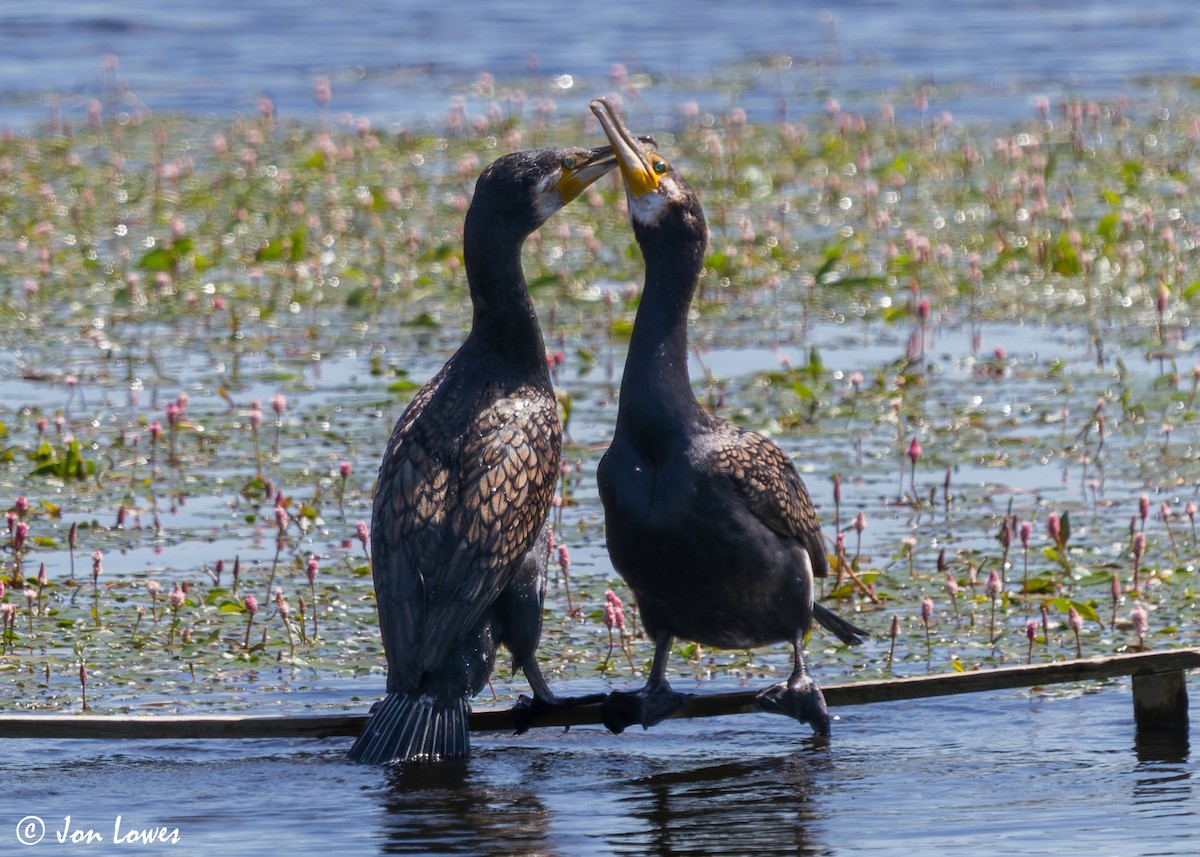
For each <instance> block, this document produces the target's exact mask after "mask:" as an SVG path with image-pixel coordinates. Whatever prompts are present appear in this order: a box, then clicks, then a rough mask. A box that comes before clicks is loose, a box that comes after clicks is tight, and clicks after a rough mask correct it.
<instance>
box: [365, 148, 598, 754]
mask: <svg viewBox="0 0 1200 857" xmlns="http://www.w3.org/2000/svg"><path fill="white" fill-rule="evenodd" d="M615 166H616V161H615V159H614V158H613V156H612V150H611V148H610V147H608V146H605V147H602V148H598V149H590V150H589V149H541V150H538V151H533V152H516V153H513V154H509V155H505V156H504V157H502V158H499V159H498V160H496V161H495V162H494V163H492V164H491V165H490V166H488V167H487V168H486V169H485V170H484V171H483V172H482V173H481V174H480V176H479V179H478V181H477V182H476V185H475V193H474V197H473V199H472V201H471V205H470V207H469V208H468V209H467V215H466V222H465V225H464V229H463V258H464V262H465V266H466V272H467V281H468V284H469V286H470V293H471V302H472V304H473V306H474V315H473V319H472V323H471V331H470V333H469V334H468V336H467V338H466V341H465V342H464V343H463V344H462V346H461V347H460V348H459V349H458V351H457V352H456V353H455V354H454V356H453V357H451V358H450V360H449V361H448V362H447V363H446V365H445V366H444V367H442V369H441V371H439V372H438V373H437V374H436V375H435V376H434V377H433V379H432V380H430V381H429V382H428V383H427V384H426V385H425V386H424V387H422V388H421V390H420V391H419V392H418V393H417V394H416V396H415V397H414V398H413V400H412V402H411V403H410V404H409V405H408V407H407V408H406V409H405V411H404V413H403V414H402V415H401V416H400V419H399V420H398V421H397V422H396V426H395V428H394V429H393V431H392V436H391V440H390V441H389V442H388V445H387V449H386V451H385V452H384V455H383V461H382V463H381V464H380V467H379V479H378V482H377V484H376V489H375V500H374V508H373V510H372V517H371V558H372V564H373V574H374V582H375V595H376V599H377V602H378V606H379V624H380V630H381V632H382V636H383V647H384V651H385V653H386V654H387V661H388V676H387V695H386V696H385V697H384V699H383V700H381V701H380V702H379V703H377V704H376V706H375V708H374V710H373V713H372V715H371V718H370V719H369V720H368V721H367V724H366V726H365V727H364V729H363V732H362V734H361V735H360V736H359V738H358V740H357V741H356V742H355V743H354V746H353V747H352V748H351V750H350V757H351V758H352V759H356V760H359V761H362V762H367V763H373V764H380V763H387V762H392V761H408V760H427V761H431V760H439V759H453V758H464V757H466V756H467V755H468V754H469V752H470V741H469V737H468V731H467V714H468V711H469V708H468V700H469V699H470V698H471V697H472V696H474V695H475V694H476V693H478V692H479V691H480V690H481V689H482V688H483V686H484V685H485V684H486V683H487V680H488V677H489V676H490V675H491V671H492V665H493V663H494V661H495V656H496V645H497V643H504V644H505V645H506V646H507V647H508V648H509V649H510V651H511V652H512V653H513V658H514V663H515V665H516V666H518V667H521V668H522V669H523V671H524V672H525V676H526V678H527V679H528V680H529V683H530V686H531V688H532V689H533V691H534V699H535V703H546V704H555V703H556V702H561V701H562V700H557V699H556V698H555V697H554V696H553V695H552V694H551V693H550V690H549V688H548V687H547V685H546V682H545V680H544V678H543V677H542V674H541V672H540V671H539V669H538V665H537V660H536V658H535V657H534V651H535V649H536V648H537V643H538V639H539V637H540V635H541V621H542V599H543V595H544V587H545V573H546V560H547V557H546V551H547V544H546V542H545V539H544V536H543V538H541V539H539V534H541V533H544V525H545V521H546V516H547V512H548V510H549V508H550V502H551V499H552V498H553V494H554V488H555V484H556V480H557V477H558V474H559V461H560V458H561V449H562V427H561V424H560V421H559V414H558V405H557V403H556V401H555V398H554V390H553V388H552V386H551V382H550V374H549V369H548V367H547V364H546V350H545V345H544V343H543V340H542V332H541V328H540V327H539V326H538V322H537V316H536V315H535V313H534V308H533V302H532V301H531V300H530V297H529V292H528V289H527V288H526V285H525V276H524V272H523V271H522V268H521V248H522V245H523V244H524V242H525V239H526V238H527V237H528V236H529V235H530V234H531V233H532V232H533V231H534V230H536V229H537V228H538V227H539V226H541V225H542V223H544V222H545V221H546V219H547V218H548V217H550V215H552V214H553V213H554V212H556V211H558V209H560V208H562V207H563V206H564V205H566V204H567V203H568V202H570V201H571V200H572V199H574V198H575V197H576V196H578V195H579V193H580V192H581V191H583V189H584V188H586V187H587V186H588V185H589V184H591V183H592V182H594V181H595V180H596V179H598V178H600V177H601V176H602V175H604V174H606V173H607V172H609V171H610V170H612V169H613V167H615Z"/></svg>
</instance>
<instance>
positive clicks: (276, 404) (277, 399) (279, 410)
mask: <svg viewBox="0 0 1200 857" xmlns="http://www.w3.org/2000/svg"><path fill="white" fill-rule="evenodd" d="M271 408H272V409H273V410H274V411H275V416H277V417H281V416H283V412H284V410H286V409H287V398H286V397H285V396H284V395H283V394H282V393H276V394H275V395H274V396H272V397H271Z"/></svg>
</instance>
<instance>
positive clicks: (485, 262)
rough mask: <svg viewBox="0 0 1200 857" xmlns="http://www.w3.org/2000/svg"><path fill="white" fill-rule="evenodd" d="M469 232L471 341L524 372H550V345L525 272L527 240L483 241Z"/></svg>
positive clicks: (467, 263)
mask: <svg viewBox="0 0 1200 857" xmlns="http://www.w3.org/2000/svg"><path fill="white" fill-rule="evenodd" d="M475 238H476V236H474V235H472V233H471V231H468V232H467V234H466V235H465V240H464V251H463V256H464V262H465V267H466V271H467V282H468V284H469V285H470V289H471V303H472V305H473V307H474V314H473V318H472V322H471V337H472V338H473V339H475V340H476V341H477V342H479V344H480V345H482V346H484V347H486V348H489V349H491V350H493V351H496V352H497V353H501V354H504V355H505V356H506V358H509V359H511V360H512V361H513V362H514V363H515V364H517V365H518V366H522V367H527V368H532V369H540V371H542V372H545V371H546V346H545V343H544V342H543V341H542V329H541V327H540V326H539V325H538V320H537V313H536V312H535V311H534V308H533V301H532V300H531V299H530V297H529V289H528V288H527V287H526V285H525V272H524V271H523V270H522V268H521V246H522V239H513V240H512V241H509V242H503V243H501V242H497V241H494V240H493V241H478V240H474V239H475Z"/></svg>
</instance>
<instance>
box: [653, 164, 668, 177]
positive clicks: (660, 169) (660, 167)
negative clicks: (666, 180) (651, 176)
mask: <svg viewBox="0 0 1200 857" xmlns="http://www.w3.org/2000/svg"><path fill="white" fill-rule="evenodd" d="M666 171H667V162H666V161H655V162H654V172H656V173H658V174H659V175H660V176H661V175H662V174H663V173H665V172H666Z"/></svg>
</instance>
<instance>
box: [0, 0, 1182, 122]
mask: <svg viewBox="0 0 1200 857" xmlns="http://www.w3.org/2000/svg"><path fill="white" fill-rule="evenodd" d="M830 6H831V4H828V3H824V2H813V1H812V0H803V2H785V0H756V1H755V2H752V3H736V4H734V3H719V2H685V0H674V2H665V3H656V4H652V5H651V6H649V7H647V6H645V5H644V4H631V3H624V4H622V3H609V4H601V5H587V4H585V5H583V6H577V7H572V8H570V9H569V10H564V9H562V7H561V6H559V5H557V4H553V3H548V2H545V0H529V2H523V3H520V4H507V5H506V6H502V7H497V6H496V4H494V3H488V2H484V0H463V2H460V3H456V4H455V5H454V7H453V10H450V9H448V8H447V7H445V6H444V5H439V4H420V3H413V2H383V0H347V2H342V3H336V4H321V3H311V2H309V3H303V2H298V3H292V2H283V0H256V2H251V3H242V2H237V0H213V2H209V3H204V4H198V5H194V6H188V5H186V4H185V5H180V4H164V3H160V2H156V0H129V2H124V3H120V4H112V3H105V2H101V0H65V2H61V3H43V4H39V5H33V6H30V5H20V4H15V3H13V4H6V5H5V7H4V8H3V9H0V125H14V126H17V127H27V126H28V125H29V124H30V123H34V122H39V121H43V120H45V118H46V117H47V116H48V108H49V104H50V103H51V100H52V99H50V98H49V96H50V94H51V93H55V94H57V95H58V96H60V99H61V106H62V109H63V110H64V111H65V113H66V115H68V116H74V117H79V116H81V115H82V104H83V101H84V100H85V99H86V98H88V97H89V96H95V95H98V94H100V93H101V91H103V90H104V89H105V86H104V85H103V82H102V81H101V77H102V73H101V56H102V55H104V54H113V55H116V56H117V57H118V58H119V62H120V65H119V67H118V70H117V75H118V76H119V77H120V78H122V79H123V80H124V81H125V82H126V83H127V84H128V90H129V93H130V95H131V97H130V98H127V99H126V104H125V107H127V108H132V107H133V106H134V105H140V106H144V107H146V108H149V109H153V110H158V111H165V112H177V111H178V112H187V113H193V114H204V113H215V114H218V115H229V114H231V113H236V112H241V113H248V112H249V113H252V112H254V111H255V109H256V102H257V99H258V98H259V97H260V96H267V97H270V98H271V99H273V100H274V102H275V104H276V106H277V108H278V110H279V111H280V112H281V114H282V115H285V116H289V117H296V116H299V117H313V116H315V115H316V113H317V109H316V107H315V105H314V103H313V99H312V86H313V80H314V79H315V78H316V77H327V78H329V79H330V81H331V85H332V90H333V101H332V103H331V109H332V110H333V111H334V112H336V113H341V112H347V113H351V114H353V115H355V116H365V117H367V118H369V119H370V120H371V121H372V122H373V123H375V124H376V125H378V126H388V125H391V124H393V123H400V124H404V125H406V126H409V127H411V126H413V125H420V124H421V123H423V122H426V121H431V120H439V119H440V118H441V117H442V116H443V115H444V114H445V112H446V110H447V106H448V102H449V98H450V96H451V95H452V94H469V93H470V91H471V86H472V84H473V82H474V80H475V78H476V76H477V75H478V74H480V73H482V72H487V73H490V74H492V75H494V76H495V78H496V80H497V81H498V82H501V83H512V82H513V81H514V80H516V81H520V82H521V83H523V85H524V87H525V89H526V90H527V93H528V96H529V97H530V98H536V97H553V98H555V99H557V100H559V101H560V107H559V109H560V111H566V110H570V111H577V112H582V111H583V109H584V105H585V103H586V101H587V99H589V98H591V97H592V96H594V95H596V94H599V93H602V92H604V91H607V90H608V89H609V87H610V83H609V80H608V76H609V73H610V70H611V67H612V65H613V64H614V63H621V64H624V65H625V66H626V68H627V69H628V71H629V72H630V73H641V74H645V75H647V76H648V77H647V78H646V79H645V80H644V81H643V83H645V82H648V81H654V83H653V85H652V86H651V87H650V89H649V93H650V96H649V103H650V104H651V105H652V107H653V109H654V110H656V111H667V110H669V109H673V108H674V107H675V106H676V104H677V103H678V102H680V101H682V100H685V99H690V98H695V99H697V100H698V101H700V103H701V104H702V105H704V106H705V107H706V108H707V109H716V108H717V107H722V106H727V105H729V104H737V105H738V106H741V107H743V108H745V109H746V110H748V111H749V112H751V114H752V115H756V116H758V117H759V118H762V117H774V116H775V115H777V114H778V112H779V110H780V108H781V104H786V105H787V109H788V111H789V113H790V114H792V115H803V114H805V113H808V112H811V111H813V110H818V109H820V106H821V104H822V102H823V101H824V99H825V98H826V97H827V96H830V95H831V96H834V97H837V98H840V99H845V100H846V101H847V103H852V102H855V101H862V102H865V103H866V104H869V105H870V106H871V107H877V106H878V102H879V100H880V93H881V92H884V91H888V92H894V91H896V90H898V89H910V90H911V88H912V86H913V84H914V83H934V84H936V85H937V86H938V87H939V89H938V92H937V95H935V96H934V98H933V99H932V100H931V102H930V109H931V110H932V111H934V112H936V111H940V110H943V109H952V110H955V111H956V112H957V113H958V115H959V116H960V118H968V117H973V118H981V117H988V118H994V117H995V116H997V115H1021V116H1027V115H1028V114H1029V109H1030V98H1031V96H1032V95H1033V94H1046V95H1049V96H1051V98H1052V100H1053V99H1054V98H1055V97H1057V96H1060V95H1063V94H1073V95H1084V96H1087V97H1105V96H1112V95H1114V94H1116V93H1119V92H1121V91H1124V90H1125V89H1126V88H1127V87H1130V86H1131V85H1133V82H1134V81H1135V79H1137V78H1140V77H1143V76H1147V75H1161V74H1184V75H1186V74H1190V73H1193V72H1195V70H1196V64H1195V52H1194V46H1195V45H1196V43H1197V41H1200V22H1197V20H1196V16H1195V15H1194V14H1193V13H1194V10H1193V8H1192V5H1191V4H1190V3H1188V2H1187V0H1163V2H1156V3H1153V4H1136V3H1134V4H1130V3H1120V2H1116V0H1105V2H1095V0H1064V2H1059V3H1053V4H1044V3H1040V2H1035V0H1021V2H1015V3H1007V4H1004V5H1003V6H992V5H988V4H980V3H976V2H972V0H952V2H939V0H917V2H912V3H905V4H893V3H881V2H864V0H858V2H851V3H842V4H836V7H835V8H836V11H835V12H834V15H833V22H832V24H831V23H830V22H829V21H828V20H827V19H826V10H827V9H828V8H830ZM1150 46H1152V47H1150ZM776 57H790V58H791V64H790V66H789V67H787V68H783V69H780V68H778V67H775V68H772V67H771V63H770V62H765V61H769V60H771V59H772V58H776ZM760 64H761V67H760ZM734 68H741V69H742V70H743V73H741V74H738V75H735V76H733V77H734V78H736V79H737V81H738V82H737V84H736V85H735V86H731V87H729V88H728V89H725V88H724V87H721V86H716V87H714V85H713V80H714V77H715V78H716V79H718V80H720V79H729V78H730V77H731V75H730V70H731V69H734ZM657 89H662V90H665V92H661V93H657V92H656V90H657ZM486 103H487V102H486V100H484V101H479V102H475V101H473V102H472V104H471V111H472V113H474V112H475V111H476V110H482V109H484V108H486ZM479 105H482V107H480V106H479ZM907 106H908V105H907V104H906V103H904V102H903V101H902V102H901V103H899V104H897V107H898V109H903V108H906V107H907Z"/></svg>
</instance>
